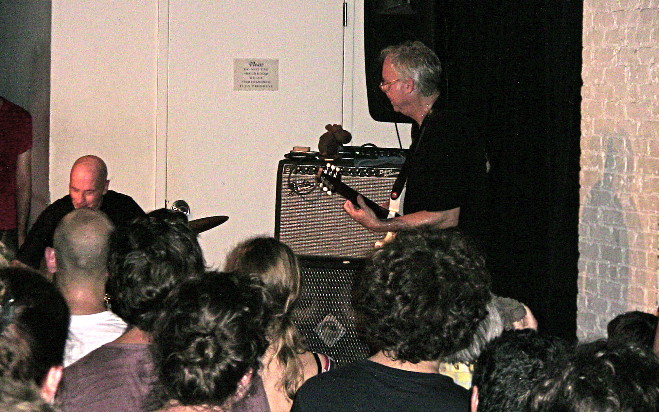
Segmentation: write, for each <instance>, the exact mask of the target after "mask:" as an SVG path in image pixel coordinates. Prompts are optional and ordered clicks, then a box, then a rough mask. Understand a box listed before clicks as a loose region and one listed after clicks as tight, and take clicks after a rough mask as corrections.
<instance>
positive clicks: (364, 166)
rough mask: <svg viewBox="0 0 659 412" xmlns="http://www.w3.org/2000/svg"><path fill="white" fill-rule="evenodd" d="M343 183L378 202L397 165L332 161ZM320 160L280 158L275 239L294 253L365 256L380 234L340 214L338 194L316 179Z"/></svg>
mask: <svg viewBox="0 0 659 412" xmlns="http://www.w3.org/2000/svg"><path fill="white" fill-rule="evenodd" d="M333 164H335V165H336V166H339V167H340V168H341V172H342V175H343V178H342V182H343V183H345V184H346V185H348V186H350V187H352V188H353V189H355V190H356V191H358V192H360V193H361V194H362V195H364V196H366V197H368V198H369V199H371V200H373V201H374V202H375V203H378V204H382V203H384V202H386V201H387V200H388V199H389V196H390V194H391V188H392V186H393V184H394V181H395V180H396V177H397V176H398V173H399V172H400V166H401V165H400V164H390V163H385V162H379V163H378V162H377V161H370V162H368V163H364V162H363V161H360V160H354V159H353V160H341V161H335V162H333ZM325 165H326V162H323V161H319V160H301V161H294V160H287V159H286V160H282V161H280V162H279V168H278V171H277V205H276V211H275V237H276V238H277V239H279V240H281V241H282V242H284V243H286V244H287V245H288V246H290V247H291V249H293V251H294V252H295V253H296V254H298V255H307V256H328V257H342V258H364V257H367V256H368V255H369V254H370V253H371V251H372V250H373V246H374V244H375V242H376V241H378V240H380V239H382V237H383V236H384V233H373V232H370V231H368V230H366V229H365V228H364V227H363V226H361V225H360V224H359V223H357V222H355V221H354V220H352V218H351V217H350V216H349V215H348V214H347V213H346V212H345V211H344V210H343V203H344V202H345V199H343V198H342V197H341V196H339V195H332V196H328V195H327V194H326V193H325V192H323V190H322V189H321V188H320V187H319V185H318V183H317V181H316V174H317V172H318V169H319V168H321V167H325Z"/></svg>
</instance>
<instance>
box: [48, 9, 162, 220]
mask: <svg viewBox="0 0 659 412" xmlns="http://www.w3.org/2000/svg"><path fill="white" fill-rule="evenodd" d="M157 16H158V14H157V4H156V2H155V1H131V2H117V1H110V0H93V1H92V0H85V1H78V0H56V1H53V10H52V19H53V26H52V44H51V49H52V56H51V59H52V60H51V78H52V81H51V151H50V161H51V174H50V178H51V179H50V182H51V183H50V188H51V198H52V199H53V200H54V199H57V198H59V197H61V196H63V195H64V194H66V193H68V179H69V177H68V174H69V170H70V167H71V165H72V163H73V161H74V160H75V159H77V158H78V157H80V156H82V155H85V154H96V155H98V156H101V157H102V158H103V159H104V160H105V161H106V162H107V164H108V169H109V177H110V180H111V182H110V188H111V189H115V190H117V191H121V192H124V193H127V194H130V195H131V196H133V198H134V199H135V200H136V201H137V202H138V203H139V204H140V205H141V206H142V207H143V208H145V209H152V208H153V207H154V205H155V204H156V199H155V191H154V190H155V189H154V185H155V136H156V133H155V122H156V117H155V113H156V104H157V101H156V67H157V61H156V57H157Z"/></svg>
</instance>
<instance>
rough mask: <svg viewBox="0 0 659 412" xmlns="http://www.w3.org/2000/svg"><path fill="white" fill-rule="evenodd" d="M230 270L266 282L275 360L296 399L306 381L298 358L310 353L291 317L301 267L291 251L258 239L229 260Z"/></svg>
mask: <svg viewBox="0 0 659 412" xmlns="http://www.w3.org/2000/svg"><path fill="white" fill-rule="evenodd" d="M227 270H231V271H233V270H236V271H238V272H239V273H244V274H246V275H256V276H258V277H259V278H260V279H261V281H262V282H263V284H264V286H265V289H266V291H267V294H266V304H267V306H268V309H269V311H270V313H271V316H272V317H271V319H270V322H269V325H268V339H269V341H270V344H271V345H272V346H273V349H274V355H273V357H272V359H278V360H279V362H280V363H281V364H282V365H283V366H284V373H283V375H282V379H281V381H280V385H281V386H282V387H283V388H284V390H285V391H286V393H287V394H288V396H289V397H290V398H291V399H292V398H293V396H294V395H295V392H296V391H297V389H298V387H299V386H300V385H301V384H302V382H303V380H304V376H303V375H304V373H303V370H302V363H301V362H300V360H299V359H298V357H297V355H299V354H300V353H303V352H304V351H305V350H306V345H305V343H304V339H303V338H302V336H301V335H300V333H299V331H298V330H297V328H296V327H295V325H294V324H293V320H292V318H291V314H292V311H293V308H294V306H295V303H296V302H297V299H298V297H299V296H300V276H301V275H300V264H299V262H298V258H297V256H295V254H294V253H293V251H292V250H291V248H290V247H288V246H287V245H286V244H284V243H282V242H280V241H279V240H277V239H275V238H272V237H255V238H252V239H248V240H246V241H245V242H243V243H241V244H240V245H238V246H237V247H236V248H235V249H234V250H233V251H232V252H231V254H230V255H229V258H228V259H227Z"/></svg>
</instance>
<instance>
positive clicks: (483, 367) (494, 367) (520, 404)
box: [471, 329, 572, 412]
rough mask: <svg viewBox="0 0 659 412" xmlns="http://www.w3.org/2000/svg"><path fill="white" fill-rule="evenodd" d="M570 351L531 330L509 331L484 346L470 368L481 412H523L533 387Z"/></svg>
mask: <svg viewBox="0 0 659 412" xmlns="http://www.w3.org/2000/svg"><path fill="white" fill-rule="evenodd" d="M571 350H572V348H571V346H570V344H569V343H568V342H567V341H565V340H563V339H561V338H559V337H554V336H549V335H540V334H538V333H537V332H536V331H535V330H532V329H522V330H509V331H505V332H503V334H502V335H501V336H499V337H497V338H495V339H494V340H492V341H491V342H490V343H488V344H487V346H485V349H483V352H482V353H481V354H480V356H479V357H478V360H477V361H476V364H475V366H474V373H473V377H472V381H471V384H472V386H477V387H478V410H479V411H481V412H489V411H492V412H495V411H506V412H515V411H519V412H522V411H524V408H525V407H526V400H527V398H528V397H529V394H530V393H531V390H532V388H533V386H534V385H535V384H537V383H538V382H540V381H542V380H543V379H545V378H546V377H547V374H548V371H549V370H551V368H552V365H553V364H555V363H558V362H560V361H561V360H562V359H563V358H564V357H565V356H567V354H568V353H569V352H570V351H571Z"/></svg>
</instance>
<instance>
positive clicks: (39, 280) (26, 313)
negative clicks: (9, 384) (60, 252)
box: [0, 268, 69, 385]
mask: <svg viewBox="0 0 659 412" xmlns="http://www.w3.org/2000/svg"><path fill="white" fill-rule="evenodd" d="M68 332H69V308H68V306H67V305H66V301H65V300H64V297H63V296H62V294H61V293H60V292H59V291H58V290H57V288H56V287H55V285H53V284H52V283H51V282H49V281H48V280H46V279H45V278H44V277H43V276H42V275H41V274H39V273H36V272H34V271H32V270H27V269H21V268H5V269H1V270H0V376H2V377H7V378H10V379H16V380H21V381H28V380H31V381H33V382H34V383H36V384H37V385H41V384H42V383H43V380H44V379H45V377H46V375H47V374H48V371H49V370H50V368H51V367H53V366H59V365H62V364H63V362H64V345H65V344H66V338H67V336H68Z"/></svg>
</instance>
